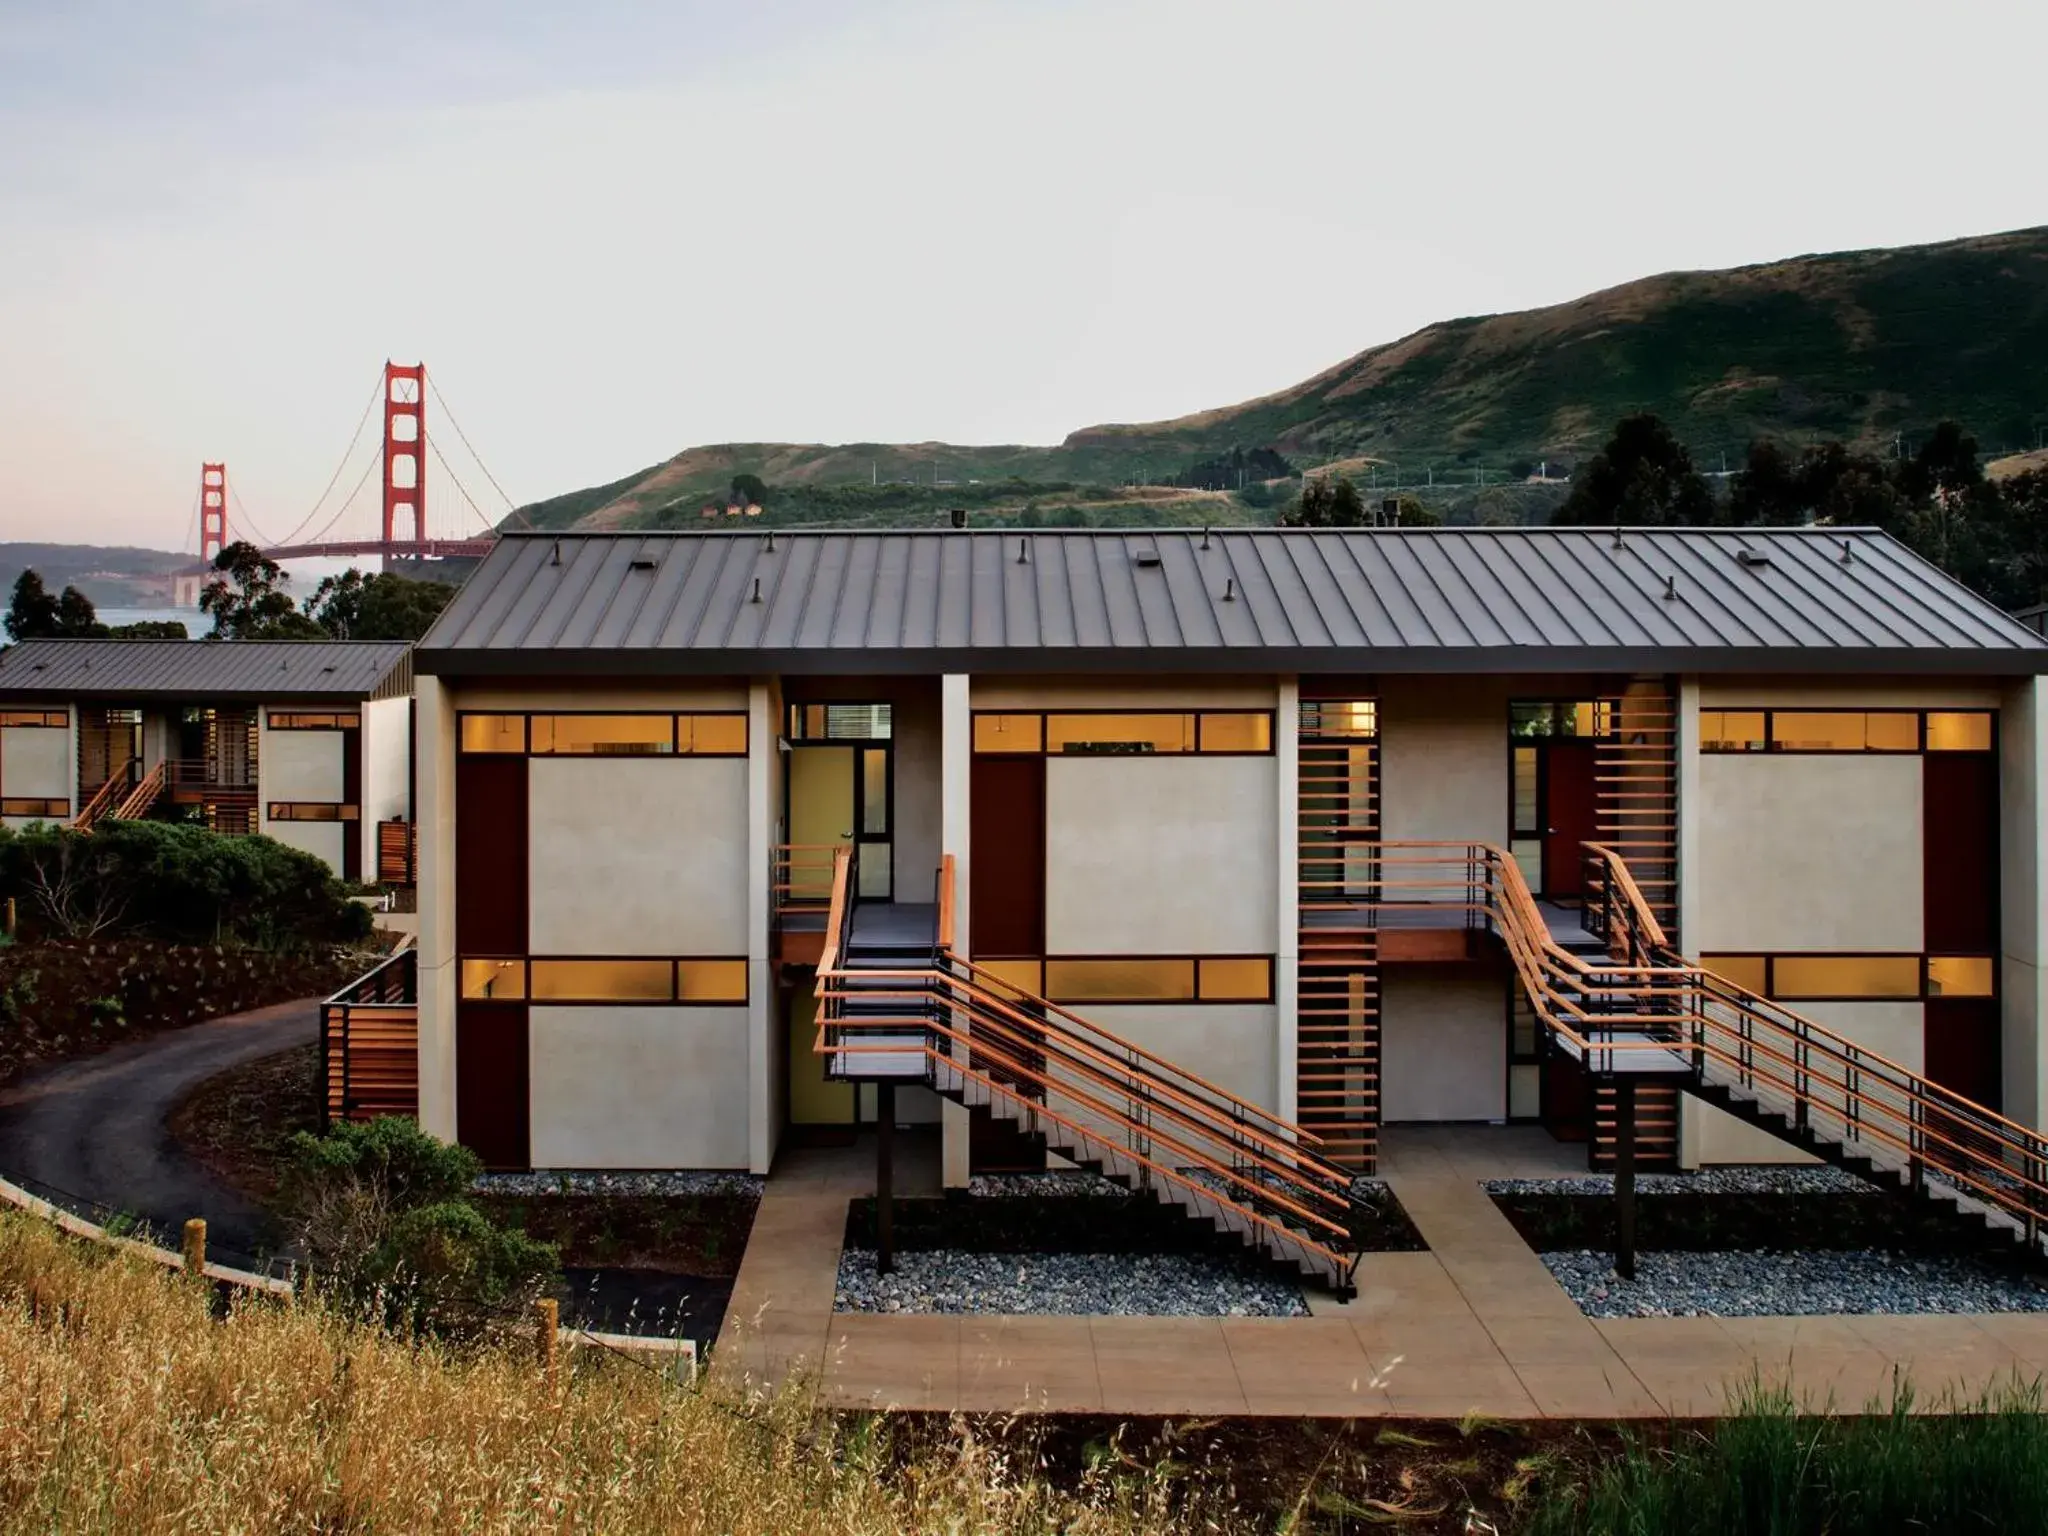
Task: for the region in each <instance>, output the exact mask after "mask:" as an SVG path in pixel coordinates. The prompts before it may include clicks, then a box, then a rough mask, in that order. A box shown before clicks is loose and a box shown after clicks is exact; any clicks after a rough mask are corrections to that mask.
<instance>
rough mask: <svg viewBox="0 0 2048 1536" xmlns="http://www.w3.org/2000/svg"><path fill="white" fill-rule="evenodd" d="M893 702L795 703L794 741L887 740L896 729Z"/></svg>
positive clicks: (792, 709) (791, 730) (791, 720)
mask: <svg viewBox="0 0 2048 1536" xmlns="http://www.w3.org/2000/svg"><path fill="white" fill-rule="evenodd" d="M895 716H896V711H895V707H894V706H893V705H889V704H792V705H790V706H789V727H788V730H789V739H790V740H791V741H887V740H888V739H889V737H890V736H891V735H892V734H893V733H894V730H895Z"/></svg>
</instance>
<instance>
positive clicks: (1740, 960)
mask: <svg viewBox="0 0 2048 1536" xmlns="http://www.w3.org/2000/svg"><path fill="white" fill-rule="evenodd" d="M1700 965H1701V967H1702V969H1705V970H1709V971H1712V972H1713V973H1714V974H1715V975H1716V976H1720V977H1723V978H1725V979H1727V980H1729V981H1732V982H1734V983H1735V985H1737V986H1738V987H1740V988H1742V989H1743V990H1744V991H1745V992H1754V993H1755V994H1756V995H1757V996H1758V997H1769V996H1770V995H1771V962H1770V959H1769V957H1767V956H1764V955H1701V956H1700Z"/></svg>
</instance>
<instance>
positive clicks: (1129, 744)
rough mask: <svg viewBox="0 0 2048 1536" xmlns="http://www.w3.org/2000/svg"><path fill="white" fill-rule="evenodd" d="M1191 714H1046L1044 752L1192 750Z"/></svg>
mask: <svg viewBox="0 0 2048 1536" xmlns="http://www.w3.org/2000/svg"><path fill="white" fill-rule="evenodd" d="M1194 749H1195V717H1194V716H1193V715H1192V714H1185V715H1183V714H1131V715H1047V716H1046V717H1045V750H1046V751H1047V752H1069V753H1074V752H1084V753H1100V754H1105V755H1111V756H1115V755H1121V754H1127V753H1128V754H1140V755H1142V754H1145V753H1153V752H1192V751H1194Z"/></svg>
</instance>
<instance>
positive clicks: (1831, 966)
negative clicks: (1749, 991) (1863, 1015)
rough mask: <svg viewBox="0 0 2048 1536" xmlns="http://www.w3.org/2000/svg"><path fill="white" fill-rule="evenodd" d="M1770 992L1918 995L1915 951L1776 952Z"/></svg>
mask: <svg viewBox="0 0 2048 1536" xmlns="http://www.w3.org/2000/svg"><path fill="white" fill-rule="evenodd" d="M1771 996H1773V997H1781V998H1785V999H1788V1000H1791V999H1797V998H1815V997H1858V998H1884V997H1918V996H1920V957H1919V956H1918V955H1775V956H1773V957H1772V959H1771Z"/></svg>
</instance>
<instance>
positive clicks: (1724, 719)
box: [1700, 709, 1764, 752]
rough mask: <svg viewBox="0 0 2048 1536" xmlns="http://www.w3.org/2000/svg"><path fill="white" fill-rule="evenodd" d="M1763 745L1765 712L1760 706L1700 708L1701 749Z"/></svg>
mask: <svg viewBox="0 0 2048 1536" xmlns="http://www.w3.org/2000/svg"><path fill="white" fill-rule="evenodd" d="M1763 749H1764V712H1763V711H1762V710H1760V709H1703V710H1701V711H1700V750H1701V751H1703V752H1761V751H1763Z"/></svg>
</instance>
